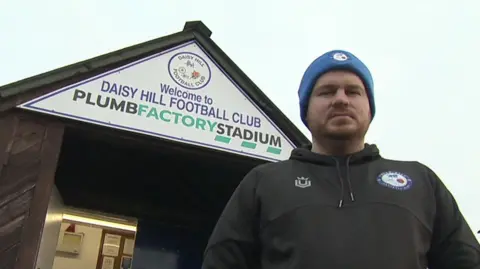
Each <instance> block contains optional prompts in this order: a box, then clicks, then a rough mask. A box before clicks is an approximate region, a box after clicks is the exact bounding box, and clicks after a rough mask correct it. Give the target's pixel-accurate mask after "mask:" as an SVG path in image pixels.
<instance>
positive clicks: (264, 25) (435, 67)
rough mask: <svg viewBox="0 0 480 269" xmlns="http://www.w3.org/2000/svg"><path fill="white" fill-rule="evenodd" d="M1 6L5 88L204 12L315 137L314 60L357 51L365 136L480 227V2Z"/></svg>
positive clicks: (91, 0) (166, 30) (218, 35)
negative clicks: (306, 117)
mask: <svg viewBox="0 0 480 269" xmlns="http://www.w3.org/2000/svg"><path fill="white" fill-rule="evenodd" d="M0 3H1V9H0V33H1V42H0V59H1V60H2V64H1V65H2V68H1V69H2V72H0V85H3V84H6V83H9V82H14V81H17V80H20V79H22V78H25V77H29V76H32V75H35V74H38V73H42V72H45V71H48V70H51V69H54V68H58V67H61V66H64V65H67V64H71V63H75V62H78V61H81V60H85V59H88V58H91V57H94V56H98V55H101V54H104V53H108V52H111V51H113V50H117V49H121V48H124V47H126V46H130V45H134V44H137V43H140V42H144V41H148V40H150V39H154V38H157V37H161V36H164V35H167V34H171V33H174V32H178V31H180V30H182V29H183V25H184V23H185V22H186V21H189V20H202V21H203V22H204V23H205V24H206V25H207V26H208V27H209V28H210V29H211V30H212V32H213V35H212V38H213V40H214V41H215V42H216V43H217V44H218V45H219V46H220V47H221V48H222V49H223V50H224V51H225V52H226V53H227V54H228V55H229V56H230V57H231V58H232V59H233V60H234V61H235V62H236V63H237V65H238V66H239V67H240V68H241V69H242V70H243V71H244V72H245V73H246V74H247V75H248V76H250V78H251V79H252V80H253V81H254V82H255V83H256V84H257V85H258V86H259V87H260V88H261V89H262V90H263V91H264V92H265V93H266V94H267V95H268V96H269V97H270V98H271V99H272V100H273V101H274V102H275V103H276V104H277V106H278V107H279V108H280V109H281V110H283V112H284V113H285V114H286V115H287V116H288V117H289V118H290V119H291V120H292V121H293V122H294V123H295V124H296V125H297V126H298V127H299V128H300V129H301V130H302V131H303V132H305V133H306V134H307V131H306V129H305V128H304V127H303V125H302V123H301V121H300V119H299V112H298V102H297V87H298V85H299V82H300V78H301V76H302V74H303V72H304V70H305V68H306V67H307V66H308V64H309V63H310V62H311V61H312V60H313V59H314V58H316V57H317V56H319V55H320V54H322V53H324V52H326V51H328V50H331V49H346V50H350V51H351V52H353V53H354V54H356V55H357V56H358V57H360V58H361V59H362V60H363V61H364V62H365V63H366V64H367V65H368V66H369V68H370V69H371V71H372V73H373V76H374V80H375V85H376V88H375V94H376V106H377V114H376V116H375V119H374V121H373V124H372V127H371V129H370V132H369V134H368V142H371V143H376V144H377V145H378V146H379V148H380V150H381V152H382V154H383V156H384V157H388V158H393V159H400V160H418V161H421V162H423V163H425V164H426V165H428V166H430V167H431V168H432V169H433V170H435V171H436V172H437V173H438V175H439V176H440V177H441V178H442V179H443V181H444V182H445V184H446V185H447V186H448V187H449V189H450V190H451V191H452V192H453V193H454V195H455V197H456V199H457V201H458V203H459V204H460V207H461V209H462V211H463V213H464V215H465V216H466V218H467V220H468V222H469V223H470V225H471V227H472V229H473V230H474V231H475V232H476V231H478V230H480V212H479V210H478V207H479V205H480V195H479V190H480V180H479V176H478V174H477V169H476V168H477V166H480V164H479V162H480V144H479V142H478V136H479V133H480V128H479V127H478V124H479V122H480V121H479V120H478V117H479V114H480V113H479V112H478V107H479V106H480V104H479V100H480V86H479V83H478V82H477V81H476V78H478V77H479V67H478V63H480V53H479V48H480V30H479V28H478V27H479V25H480V2H478V1H477V3H475V1H474V0H460V1H453V0H450V1H446V0H422V1H411V0H407V1H380V0H361V1H359V0H357V1H355V0H335V1H333V0H331V1H325V0H320V1H313V0H312V1H308V0H296V1H287V0H275V1H273V0H263V1H253V0H245V1H223V0H211V1H208V0H206V1H187V0H185V1H141V0H139V1H125V0H115V1H113V0H102V1H95V0H83V1H59V0H43V1H33V0H30V1H7V0H0ZM453 3H455V4H453ZM477 238H480V237H479V236H478V235H477Z"/></svg>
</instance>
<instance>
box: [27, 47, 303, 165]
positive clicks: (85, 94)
mask: <svg viewBox="0 0 480 269" xmlns="http://www.w3.org/2000/svg"><path fill="white" fill-rule="evenodd" d="M19 107H21V108H23V109H28V110H34V111H38V112H42V113H47V114H52V115H56V116H60V117H66V118H71V119H76V120H79V121H84V122H89V123H92V124H98V125H103V126H107V127H110V128H115V129H122V130H127V131H131V132H136V133H142V134H146V135H151V136H156V137H159V138H163V139H167V140H173V141H177V142H181V143H187V144H193V145H197V146H201V147H208V148H212V149H217V150H221V151H226V152H230V153H235V154H239V155H245V156H250V157H254V158H259V159H265V160H270V161H279V160H285V159H288V158H289V156H290V152H291V150H292V149H293V148H294V145H293V143H292V142H291V141H290V140H289V139H288V138H287V136H286V135H285V134H284V133H283V132H282V131H281V130H280V129H279V128H278V127H277V126H276V125H275V124H274V123H273V121H272V120H271V119H270V118H269V117H268V116H267V115H266V114H265V113H264V112H263V111H262V110H261V109H260V108H259V107H258V105H257V104H256V103H255V102H254V101H253V100H252V99H251V98H250V97H249V96H248V95H246V94H245V92H244V91H243V90H242V89H241V88H240V87H239V86H238V85H237V84H236V83H235V82H234V81H233V80H232V79H231V78H230V77H229V75H228V74H226V73H225V72H224V71H223V69H221V68H220V66H219V65H217V63H216V62H215V61H214V60H213V59H211V58H210V57H209V55H208V54H207V53H206V52H204V50H203V49H202V48H201V47H200V45H198V44H197V43H196V42H194V41H192V42H188V43H186V44H183V45H180V46H177V47H175V48H172V49H170V50H167V51H164V52H161V53H158V54H155V55H152V56H150V57H147V58H145V59H142V60H139V61H136V62H133V63H131V64H128V65H125V66H122V67H120V68H117V69H115V70H111V71H109V72H107V73H103V74H100V75H98V76H96V77H93V78H89V79H87V80H84V81H81V82H79V83H76V84H74V85H70V86H67V87H65V88H61V89H58V90H56V91H53V92H51V93H48V94H46V95H44V96H41V97H38V98H36V99H33V100H31V101H28V102H26V103H24V104H21V105H20V106H19Z"/></svg>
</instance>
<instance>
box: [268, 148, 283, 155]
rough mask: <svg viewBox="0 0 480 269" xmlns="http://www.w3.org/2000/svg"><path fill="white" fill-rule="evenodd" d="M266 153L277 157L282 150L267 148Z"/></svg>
mask: <svg viewBox="0 0 480 269" xmlns="http://www.w3.org/2000/svg"><path fill="white" fill-rule="evenodd" d="M267 152H268V153H272V154H276V155H279V154H280V153H281V152H282V149H279V148H274V147H268V149H267Z"/></svg>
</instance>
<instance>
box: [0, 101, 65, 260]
mask: <svg viewBox="0 0 480 269" xmlns="http://www.w3.org/2000/svg"><path fill="white" fill-rule="evenodd" d="M62 138H63V125H62V124H60V123H58V122H55V121H54V120H52V119H51V118H46V117H43V116H40V115H37V114H32V113H27V112H23V111H18V110H16V109H12V110H9V111H7V112H2V113H0V268H2V269H4V268H5V269H10V268H11V269H33V268H34V266H35V262H36V258H37V253H38V248H39V244H40V239H41V233H42V228H43V223H44V221H45V215H46V212H47V208H48V201H49V198H50V194H51V191H52V188H53V186H54V177H55V170H56V164H57V160H58V155H59V153H60V147H61V144H62Z"/></svg>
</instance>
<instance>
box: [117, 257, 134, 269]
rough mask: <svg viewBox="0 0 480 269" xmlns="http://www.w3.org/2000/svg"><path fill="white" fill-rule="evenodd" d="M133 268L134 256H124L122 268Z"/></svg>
mask: <svg viewBox="0 0 480 269" xmlns="http://www.w3.org/2000/svg"><path fill="white" fill-rule="evenodd" d="M130 268H132V257H130V256H123V257H122V262H121V263H120V269H130Z"/></svg>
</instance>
